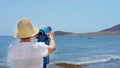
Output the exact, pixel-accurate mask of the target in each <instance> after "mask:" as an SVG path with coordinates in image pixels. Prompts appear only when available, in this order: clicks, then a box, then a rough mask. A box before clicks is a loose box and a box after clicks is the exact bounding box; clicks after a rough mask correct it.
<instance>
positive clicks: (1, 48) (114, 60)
mask: <svg viewBox="0 0 120 68" xmlns="http://www.w3.org/2000/svg"><path fill="white" fill-rule="evenodd" d="M17 41H18V39H15V38H13V37H12V36H0V68H9V66H8V65H9V63H7V61H8V56H7V54H8V47H9V44H11V43H13V42H17ZM55 42H56V46H57V49H56V51H55V52H54V53H53V54H51V55H50V64H55V63H62V62H64V63H72V64H78V65H79V64H84V65H86V68H120V37H119V36H56V37H55Z"/></svg>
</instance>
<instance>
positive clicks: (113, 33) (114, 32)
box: [55, 24, 120, 36]
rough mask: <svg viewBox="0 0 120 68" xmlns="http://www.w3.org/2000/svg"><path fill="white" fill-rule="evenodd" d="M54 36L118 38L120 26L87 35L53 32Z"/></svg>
mask: <svg viewBox="0 0 120 68" xmlns="http://www.w3.org/2000/svg"><path fill="white" fill-rule="evenodd" d="M55 35H56V36H60V35H62V36H63V35H65V36H120V24H118V25H115V26H113V27H111V28H107V29H104V30H101V31H99V32H89V33H72V32H63V31H55Z"/></svg>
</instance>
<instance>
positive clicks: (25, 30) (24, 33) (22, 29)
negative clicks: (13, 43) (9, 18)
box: [14, 19, 39, 38]
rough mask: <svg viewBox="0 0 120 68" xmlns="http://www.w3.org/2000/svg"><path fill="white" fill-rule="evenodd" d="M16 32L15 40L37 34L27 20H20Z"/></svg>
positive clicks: (37, 30) (36, 30) (36, 29)
mask: <svg viewBox="0 0 120 68" xmlns="http://www.w3.org/2000/svg"><path fill="white" fill-rule="evenodd" d="M17 30H18V32H17V33H15V35H14V36H15V37H16V38H27V37H31V36H34V35H36V34H38V32H39V29H38V28H36V27H35V26H33V25H32V24H31V22H30V20H28V19H22V20H20V21H19V22H18V24H17Z"/></svg>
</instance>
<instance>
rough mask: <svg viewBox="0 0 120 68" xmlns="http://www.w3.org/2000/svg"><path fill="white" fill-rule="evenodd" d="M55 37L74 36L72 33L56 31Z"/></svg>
mask: <svg viewBox="0 0 120 68" xmlns="http://www.w3.org/2000/svg"><path fill="white" fill-rule="evenodd" d="M54 34H55V36H60V35H69V34H73V33H72V32H64V31H55V32H54Z"/></svg>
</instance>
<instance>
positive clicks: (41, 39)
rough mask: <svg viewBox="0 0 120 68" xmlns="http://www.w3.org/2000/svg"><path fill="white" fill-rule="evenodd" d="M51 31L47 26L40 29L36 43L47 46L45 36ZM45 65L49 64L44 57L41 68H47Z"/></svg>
mask: <svg viewBox="0 0 120 68" xmlns="http://www.w3.org/2000/svg"><path fill="white" fill-rule="evenodd" d="M51 31H52V29H51V27H49V26H47V27H44V28H42V29H40V31H39V33H38V36H37V39H38V42H44V43H45V44H47V45H49V38H48V37H47V34H48V33H49V32H51ZM47 64H49V56H47V57H44V59H43V68H47Z"/></svg>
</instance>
